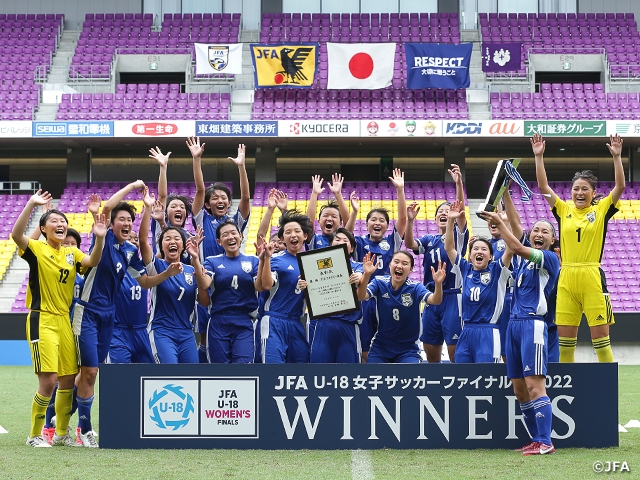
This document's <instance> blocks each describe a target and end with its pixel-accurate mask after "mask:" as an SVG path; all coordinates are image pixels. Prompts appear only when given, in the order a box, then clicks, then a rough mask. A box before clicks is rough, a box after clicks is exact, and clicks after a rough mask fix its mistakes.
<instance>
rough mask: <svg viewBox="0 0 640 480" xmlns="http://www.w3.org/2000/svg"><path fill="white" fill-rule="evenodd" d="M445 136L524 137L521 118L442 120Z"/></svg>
mask: <svg viewBox="0 0 640 480" xmlns="http://www.w3.org/2000/svg"><path fill="white" fill-rule="evenodd" d="M442 134H443V135H444V136H445V137H469V136H475V137H524V136H525V133H524V121H523V120H477V121H469V120H449V121H445V122H443V130H442Z"/></svg>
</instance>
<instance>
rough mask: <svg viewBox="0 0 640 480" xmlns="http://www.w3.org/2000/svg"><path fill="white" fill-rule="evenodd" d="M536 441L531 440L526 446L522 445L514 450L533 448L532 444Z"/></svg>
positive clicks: (521, 450)
mask: <svg viewBox="0 0 640 480" xmlns="http://www.w3.org/2000/svg"><path fill="white" fill-rule="evenodd" d="M534 443H535V442H529V443H527V444H526V445H525V446H524V447H520V448H516V449H515V450H514V452H524V451H525V450H527V449H528V448H531V446H532V445H533V444H534Z"/></svg>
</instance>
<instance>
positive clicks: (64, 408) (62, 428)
mask: <svg viewBox="0 0 640 480" xmlns="http://www.w3.org/2000/svg"><path fill="white" fill-rule="evenodd" d="M72 403H73V390H72V389H70V388H69V389H68V390H58V394H57V395H56V434H58V435H59V436H61V437H63V436H65V435H66V434H67V427H69V420H70V419H71V404H72Z"/></svg>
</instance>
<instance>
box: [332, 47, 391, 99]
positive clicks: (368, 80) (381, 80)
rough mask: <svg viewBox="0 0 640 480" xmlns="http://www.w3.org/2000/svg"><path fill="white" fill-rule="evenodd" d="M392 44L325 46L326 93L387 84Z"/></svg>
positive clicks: (389, 75) (368, 88)
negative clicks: (334, 90) (327, 71)
mask: <svg viewBox="0 0 640 480" xmlns="http://www.w3.org/2000/svg"><path fill="white" fill-rule="evenodd" d="M395 52H396V44H395V43H327V56H328V58H329V79H328V83H327V88H328V89H329V90H333V89H337V90H343V89H347V88H358V89H364V90H376V89H378V88H385V87H388V86H389V85H391V80H392V79H393V60H394V56H395Z"/></svg>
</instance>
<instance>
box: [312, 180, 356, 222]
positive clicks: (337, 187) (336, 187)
mask: <svg viewBox="0 0 640 480" xmlns="http://www.w3.org/2000/svg"><path fill="white" fill-rule="evenodd" d="M343 182H344V179H343V178H342V175H340V174H339V173H334V174H333V175H331V184H330V185H329V190H331V193H333V196H334V197H336V202H337V203H338V210H339V211H340V218H341V219H342V225H343V226H344V225H346V223H347V221H348V220H349V207H347V202H345V201H344V197H343V196H342V183H343ZM309 218H313V217H309Z"/></svg>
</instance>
